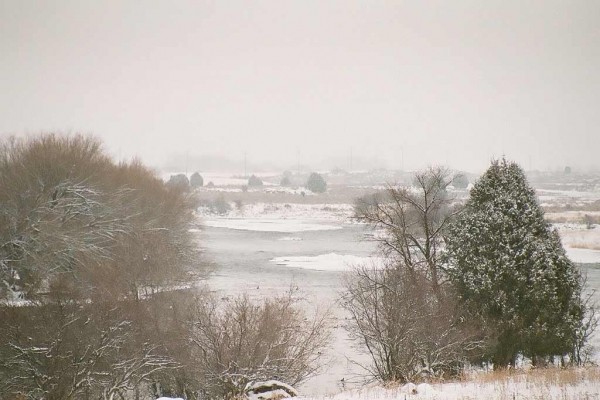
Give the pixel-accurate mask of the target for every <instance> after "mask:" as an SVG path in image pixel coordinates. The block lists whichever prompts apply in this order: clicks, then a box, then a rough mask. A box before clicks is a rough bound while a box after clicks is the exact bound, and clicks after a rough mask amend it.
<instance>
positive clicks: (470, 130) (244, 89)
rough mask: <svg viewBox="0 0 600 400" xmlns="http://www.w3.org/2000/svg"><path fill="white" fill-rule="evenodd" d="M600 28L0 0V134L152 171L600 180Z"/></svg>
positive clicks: (441, 12) (270, 7)
mask: <svg viewBox="0 0 600 400" xmlns="http://www.w3.org/2000/svg"><path fill="white" fill-rule="evenodd" d="M599 12H600V3H598V2H592V1H573V2H531V3H527V4H525V3H522V2H500V1H490V2H484V3H482V2H476V1H459V2H444V1H433V2H427V4H424V3H423V2H387V1H377V2H372V1H369V2H358V1H352V2H349V1H326V2H321V1H304V2H276V1H273V2H255V3H251V4H250V3H246V2H233V1H232V2H216V1H215V2H213V1H193V2H192V1H182V2H177V3H171V2H145V3H137V2H102V3H97V4H96V3H88V2H80V1H52V2H43V3H41V2H40V3H37V2H24V1H1V0H0V18H1V23H0V54H2V63H0V109H1V110H2V116H3V118H2V119H0V135H3V136H4V135H10V134H17V135H23V134H28V133H29V134H36V133H39V132H42V131H58V132H81V133H91V134H94V135H96V136H98V137H100V138H102V139H103V141H104V142H105V144H106V147H107V148H108V149H109V151H110V152H111V154H112V155H114V156H115V157H117V158H120V159H123V158H130V157H133V156H138V157H140V158H141V159H142V160H143V161H144V162H146V163H148V164H150V165H152V166H154V167H156V168H164V167H165V166H166V165H168V164H169V163H170V162H172V161H173V159H179V160H181V159H182V157H185V158H196V157H198V156H204V157H205V158H207V159H208V158H211V157H212V158H215V159H219V158H220V159H228V160H231V162H232V165H237V167H236V168H241V166H243V162H244V158H246V159H247V164H248V165H249V166H252V168H259V166H261V167H270V166H272V167H273V168H282V169H283V168H290V167H292V166H295V165H297V163H298V162H300V163H301V164H303V165H307V166H310V167H311V168H315V169H319V168H333V167H336V166H337V167H340V168H343V169H350V160H351V159H352V167H353V168H355V169H365V168H367V167H370V168H377V167H385V168H390V169H417V168H422V167H424V166H427V165H431V164H444V165H448V166H450V167H452V168H455V169H459V170H466V171H470V172H478V171H482V170H483V169H485V168H486V167H487V166H488V165H489V161H490V159H492V158H494V157H496V158H497V157H501V156H502V155H506V157H507V158H510V159H513V160H515V161H517V162H519V163H521V164H522V165H523V167H524V168H525V169H537V170H547V169H551V170H560V169H562V168H564V166H566V165H569V166H571V167H573V168H574V169H579V170H589V169H590V168H595V169H598V168H600V159H599V157H598V155H597V153H598V149H599V147H600V146H599V145H600V134H598V133H597V130H598V126H600V113H599V112H597V110H596V109H597V106H598V104H600V101H599V100H600V75H599V74H598V71H599V70H600V26H599V25H598V23H597V16H598V15H600V14H599ZM351 154H352V157H351V156H350V155H351Z"/></svg>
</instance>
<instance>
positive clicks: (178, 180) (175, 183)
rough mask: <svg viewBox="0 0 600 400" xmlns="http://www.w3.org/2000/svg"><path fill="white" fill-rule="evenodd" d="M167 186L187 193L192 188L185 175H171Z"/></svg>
mask: <svg viewBox="0 0 600 400" xmlns="http://www.w3.org/2000/svg"><path fill="white" fill-rule="evenodd" d="M167 185H169V186H171V187H174V188H177V189H180V190H183V191H185V190H188V189H189V187H190V180H189V179H188V177H187V176H185V174H177V175H171V177H170V178H169V181H168V182H167Z"/></svg>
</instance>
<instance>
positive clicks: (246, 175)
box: [244, 152, 248, 178]
mask: <svg viewBox="0 0 600 400" xmlns="http://www.w3.org/2000/svg"><path fill="white" fill-rule="evenodd" d="M247 177H248V170H247V157H246V152H244V178H247Z"/></svg>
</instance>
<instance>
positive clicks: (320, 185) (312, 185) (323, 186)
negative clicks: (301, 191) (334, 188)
mask: <svg viewBox="0 0 600 400" xmlns="http://www.w3.org/2000/svg"><path fill="white" fill-rule="evenodd" d="M306 188H307V189H308V190H310V191H311V192H314V193H325V191H326V190H327V182H325V179H323V177H322V176H321V174H319V173H317V172H313V173H312V174H310V176H309V177H308V181H306Z"/></svg>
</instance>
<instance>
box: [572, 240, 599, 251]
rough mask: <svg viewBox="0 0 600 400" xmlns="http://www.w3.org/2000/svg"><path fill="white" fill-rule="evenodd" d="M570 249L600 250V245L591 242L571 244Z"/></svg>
mask: <svg viewBox="0 0 600 400" xmlns="http://www.w3.org/2000/svg"><path fill="white" fill-rule="evenodd" d="M569 247H572V248H574V249H588V250H600V243H599V242H595V243H590V242H571V243H569Z"/></svg>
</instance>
